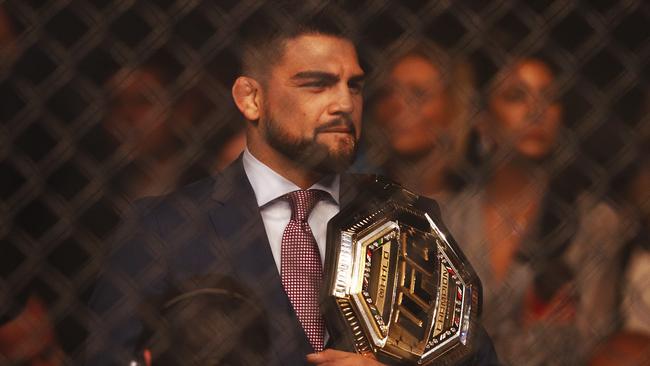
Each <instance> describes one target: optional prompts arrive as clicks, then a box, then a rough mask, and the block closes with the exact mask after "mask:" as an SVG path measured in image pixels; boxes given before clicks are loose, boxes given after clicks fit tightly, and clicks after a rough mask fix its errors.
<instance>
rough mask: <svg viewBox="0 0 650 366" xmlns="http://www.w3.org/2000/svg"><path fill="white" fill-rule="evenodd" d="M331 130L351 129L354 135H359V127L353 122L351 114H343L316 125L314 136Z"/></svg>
mask: <svg viewBox="0 0 650 366" xmlns="http://www.w3.org/2000/svg"><path fill="white" fill-rule="evenodd" d="M331 130H347V131H350V133H351V134H352V135H354V136H356V135H357V128H356V127H355V126H354V123H352V118H350V117H349V116H341V117H338V118H334V119H332V120H331V121H328V122H325V123H323V124H322V125H320V126H318V127H316V128H315V129H314V136H315V135H317V134H319V133H322V132H329V131H331Z"/></svg>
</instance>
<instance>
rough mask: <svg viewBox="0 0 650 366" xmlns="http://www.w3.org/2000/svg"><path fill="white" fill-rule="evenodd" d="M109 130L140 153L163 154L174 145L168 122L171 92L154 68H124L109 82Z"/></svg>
mask: <svg viewBox="0 0 650 366" xmlns="http://www.w3.org/2000/svg"><path fill="white" fill-rule="evenodd" d="M109 88H110V90H111V93H112V95H111V103H110V106H109V112H108V118H107V119H106V121H105V126H106V129H107V130H108V131H109V132H111V134H112V135H113V136H114V137H115V138H116V139H117V140H119V141H120V142H121V143H122V144H127V146H129V147H130V148H132V149H133V150H134V151H136V152H137V155H138V156H140V155H148V156H152V157H164V156H165V155H166V154H167V153H169V152H171V151H173V150H174V149H173V147H174V146H175V142H176V140H175V135H174V131H173V130H172V129H171V128H170V127H171V126H170V125H169V113H170V112H169V101H170V98H169V95H168V92H167V90H166V88H165V86H164V85H163V81H162V80H161V78H160V77H159V76H158V75H157V73H156V72H155V70H150V69H147V68H139V69H125V70H122V72H120V73H118V74H116V76H114V77H113V78H112V79H111V80H110V82H109Z"/></svg>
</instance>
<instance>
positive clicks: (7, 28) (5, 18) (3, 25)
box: [0, 4, 16, 70]
mask: <svg viewBox="0 0 650 366" xmlns="http://www.w3.org/2000/svg"><path fill="white" fill-rule="evenodd" d="M15 58H16V34H15V31H14V27H13V24H12V22H11V19H10V17H9V14H7V11H6V10H5V6H4V5H2V4H0V70H2V68H5V67H8V66H9V65H11V64H12V63H13V61H15Z"/></svg>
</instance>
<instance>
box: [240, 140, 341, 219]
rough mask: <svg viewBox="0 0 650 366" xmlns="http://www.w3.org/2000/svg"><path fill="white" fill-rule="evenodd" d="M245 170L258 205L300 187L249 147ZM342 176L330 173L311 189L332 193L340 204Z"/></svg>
mask: <svg viewBox="0 0 650 366" xmlns="http://www.w3.org/2000/svg"><path fill="white" fill-rule="evenodd" d="M242 161H243V164H244V171H245V172H246V176H247V177H248V181H249V182H250V183H251V186H252V187H253V191H254V192H255V199H256V200H257V205H258V207H262V206H264V205H266V204H268V203H269V202H271V201H273V200H275V199H277V198H279V197H282V196H284V195H285V194H287V193H289V192H293V191H297V190H299V189H300V187H298V186H297V185H296V184H294V183H293V182H291V181H290V180H288V179H286V178H285V177H283V176H281V175H280V174H278V173H276V172H275V171H274V170H273V169H271V168H269V167H268V166H267V165H265V164H264V163H262V162H261V161H259V160H258V159H257V158H256V157H255V156H253V154H251V153H250V151H249V150H248V148H246V149H244V154H243V157H242ZM340 186H341V176H340V175H339V174H335V175H328V176H325V177H324V178H323V179H321V180H320V181H318V182H317V183H315V184H314V185H313V186H311V187H309V189H319V190H321V191H325V192H327V193H329V194H330V196H331V197H332V199H334V201H335V202H336V203H337V204H339V190H340Z"/></svg>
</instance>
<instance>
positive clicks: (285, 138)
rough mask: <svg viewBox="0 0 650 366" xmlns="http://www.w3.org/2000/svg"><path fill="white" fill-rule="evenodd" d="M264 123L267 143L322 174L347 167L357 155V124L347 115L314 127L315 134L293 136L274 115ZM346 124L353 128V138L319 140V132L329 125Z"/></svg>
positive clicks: (301, 164) (336, 171)
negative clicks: (329, 141)
mask: <svg viewBox="0 0 650 366" xmlns="http://www.w3.org/2000/svg"><path fill="white" fill-rule="evenodd" d="M264 125H265V126H266V129H265V131H264V135H265V138H266V141H267V143H268V144H269V145H270V146H271V147H272V148H273V149H275V150H276V151H278V152H279V153H280V154H282V155H284V156H285V157H286V158H288V159H290V160H292V161H294V162H295V163H297V164H298V165H300V166H302V167H305V168H307V169H309V170H312V171H314V172H317V173H320V174H333V173H341V172H343V171H345V170H346V169H347V168H348V167H350V165H351V164H352V162H353V161H354V158H355V156H356V152H357V148H358V144H357V139H356V128H355V127H354V124H353V123H352V121H350V119H349V118H346V117H340V118H336V119H334V120H332V121H329V122H327V123H326V124H324V125H322V126H319V127H317V128H316V129H314V132H313V137H312V138H308V137H303V138H301V137H293V136H291V135H290V134H289V133H288V131H287V130H286V129H284V128H283V127H282V124H281V123H279V122H278V121H277V120H275V119H273V117H270V118H269V119H268V120H267V121H266V122H265V123H264ZM334 126H346V127H348V128H349V129H350V131H351V132H350V134H351V137H352V139H351V143H349V142H348V141H350V140H341V141H338V143H337V146H333V147H331V146H329V145H327V144H325V143H322V142H319V141H317V138H318V135H319V134H320V133H323V131H324V130H326V129H327V128H329V127H334Z"/></svg>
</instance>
